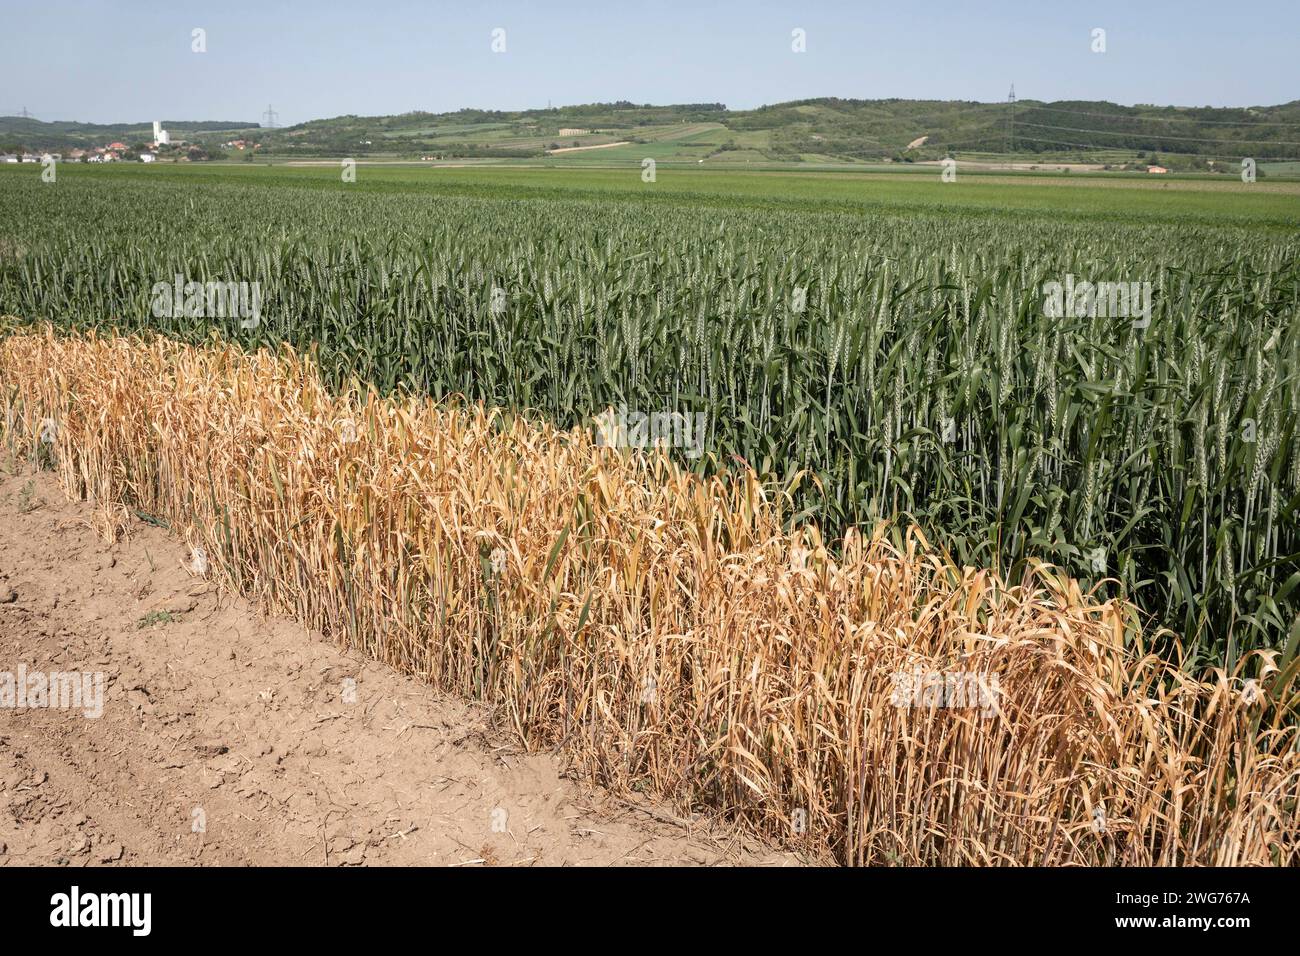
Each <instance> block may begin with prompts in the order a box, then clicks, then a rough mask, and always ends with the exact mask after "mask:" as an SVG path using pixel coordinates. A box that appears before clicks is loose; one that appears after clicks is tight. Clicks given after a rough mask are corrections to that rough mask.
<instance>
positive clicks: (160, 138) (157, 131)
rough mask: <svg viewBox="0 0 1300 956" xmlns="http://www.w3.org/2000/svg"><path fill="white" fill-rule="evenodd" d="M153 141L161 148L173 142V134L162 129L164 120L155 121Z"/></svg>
mask: <svg viewBox="0 0 1300 956" xmlns="http://www.w3.org/2000/svg"><path fill="white" fill-rule="evenodd" d="M153 141H154V142H155V143H157V144H158V145H159V146H166V145H167V144H168V143H170V142H171V141H172V138H171V134H170V133H168V132H167V131H166V130H165V129H163V128H162V120H154V121H153Z"/></svg>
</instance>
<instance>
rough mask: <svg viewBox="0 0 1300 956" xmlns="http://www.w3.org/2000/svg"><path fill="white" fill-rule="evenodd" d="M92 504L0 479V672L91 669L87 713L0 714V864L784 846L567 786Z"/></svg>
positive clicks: (473, 860)
mask: <svg viewBox="0 0 1300 956" xmlns="http://www.w3.org/2000/svg"><path fill="white" fill-rule="evenodd" d="M93 515H94V512H93V509H92V508H91V507H90V506H89V505H87V504H85V503H82V502H76V501H70V500H68V499H67V498H66V497H65V496H64V494H63V492H62V490H61V489H60V487H59V485H58V483H57V481H56V480H55V479H54V478H53V477H52V476H51V475H50V474H49V473H48V472H46V473H39V474H28V473H22V474H17V475H14V474H10V473H7V472H6V473H3V474H0V674H3V673H5V672H8V673H12V674H15V675H16V674H17V672H18V668H19V666H20V665H24V666H25V667H26V669H27V671H28V673H31V672H33V671H41V672H44V673H48V672H53V671H62V672H67V671H81V672H92V673H93V672H100V673H102V674H103V675H104V693H103V713H102V716H100V717H98V718H89V717H87V716H85V714H84V713H83V712H82V711H81V710H72V709H55V708H49V707H27V708H19V707H0V866H3V865H24V864H26V865H64V866H95V865H116V866H120V865H161V864H182V865H185V864H199V865H213V864H224V865H259V866H261V865H304V864H311V865H322V866H324V865H329V866H355V865H361V864H384V865H406V864H425V865H451V866H463V865H472V866H490V865H500V866H531V865H553V866H554V865H575V864H588V865H601V866H604V865H616V864H700V865H715V864H745V865H793V864H797V863H799V862H801V861H800V860H799V859H798V858H797V857H795V856H794V855H793V854H789V853H784V852H779V851H777V850H774V849H772V848H770V847H765V846H763V845H760V844H758V843H756V842H754V841H752V840H751V839H749V838H747V837H744V836H742V835H740V834H738V833H736V832H734V831H732V830H730V829H729V828H725V827H719V826H710V825H709V824H708V823H706V822H705V821H704V820H703V819H700V818H696V819H691V820H684V819H681V818H679V817H675V816H674V815H673V814H672V813H671V811H669V810H667V809H666V808H663V807H660V806H655V805H652V804H648V803H644V804H643V803H635V802H631V801H624V800H622V799H620V798H617V797H615V796H614V795H612V794H608V793H605V792H603V791H599V790H593V789H592V788H588V787H586V786H584V785H581V784H579V783H578V782H576V781H574V780H572V779H569V778H568V777H566V775H565V772H564V765H563V762H562V760H561V759H560V758H559V757H557V756H555V755H551V754H537V753H526V752H523V751H521V749H520V748H519V747H518V746H517V745H516V744H515V743H513V742H512V741H511V740H510V739H509V738H507V737H505V736H504V735H501V734H498V733H496V732H495V731H494V730H493V728H492V726H491V723H490V721H489V720H488V718H487V715H486V713H485V711H484V710H483V709H481V708H479V707H476V706H472V705H469V704H467V703H465V702H463V701H459V700H456V699H451V698H448V697H446V696H444V695H440V694H438V693H437V692H435V691H433V690H431V689H430V688H429V687H427V686H424V685H422V684H420V683H418V682H417V681H415V680H413V679H410V678H407V677H404V676H401V675H399V674H396V673H394V672H393V671H391V670H389V669H388V668H386V667H384V666H382V665H380V664H377V663H374V662H372V661H367V660H364V659H362V658H360V657H359V656H358V655H356V654H354V653H345V652H342V651H340V650H339V649H337V648H336V647H335V646H334V645H332V644H330V643H326V642H324V641H322V640H321V639H320V637H319V636H317V635H313V634H311V633H309V632H307V631H305V630H304V629H303V628H301V627H300V626H298V625H296V624H295V623H293V622H291V621H287V620H284V619H278V618H273V617H268V616H266V615H264V614H262V613H259V609H258V608H256V607H254V606H253V605H251V604H250V603H249V602H247V601H245V600H243V599H241V598H232V597H231V596H230V595H227V594H222V593H220V592H219V591H218V590H217V589H216V588H215V587H214V586H213V585H212V584H211V583H209V582H207V581H205V580H204V579H203V578H201V577H198V576H196V575H195V574H194V573H192V572H191V570H190V569H189V568H187V563H188V560H189V555H188V554H186V553H185V551H184V548H183V545H182V544H181V542H180V541H179V540H178V539H177V538H175V537H173V536H172V535H171V534H170V533H169V532H167V531H166V530H164V529H162V528H160V527H156V526H154V525H151V524H149V523H146V522H144V521H136V520H134V519H133V523H132V525H131V527H130V528H129V532H128V534H127V535H126V536H125V537H124V538H123V539H120V540H118V541H117V542H115V543H113V544H108V543H106V542H105V541H104V540H103V538H101V537H100V536H99V535H98V534H97V533H96V532H95V531H94V530H93V527H92V524H93ZM350 682H355V683H354V684H353V683H350Z"/></svg>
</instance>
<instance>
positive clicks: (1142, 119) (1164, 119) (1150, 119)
mask: <svg viewBox="0 0 1300 956" xmlns="http://www.w3.org/2000/svg"><path fill="white" fill-rule="evenodd" d="M1026 109H1030V110H1044V111H1046V112H1049V113H1070V114H1072V115H1074V116H1100V117H1102V118H1103V119H1118V120H1133V121H1134V122H1137V123H1196V124H1198V125H1201V126H1295V127H1297V128H1300V123H1288V122H1283V121H1281V120H1266V121H1264V122H1257V121H1255V120H1240V121H1238V120H1203V119H1196V118H1195V117H1190V116H1189V117H1174V116H1129V115H1128V114H1126V113H1089V112H1087V111H1086V110H1067V109H1062V108H1061V107H1059V106H1029V107H1026Z"/></svg>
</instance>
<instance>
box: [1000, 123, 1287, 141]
mask: <svg viewBox="0 0 1300 956" xmlns="http://www.w3.org/2000/svg"><path fill="white" fill-rule="evenodd" d="M1024 125H1025V126H1036V127H1038V128H1039V129H1055V130H1061V131H1062V132H1067V133H1093V134H1098V135H1101V136H1128V137H1130V138H1133V137H1138V138H1140V137H1143V136H1149V137H1152V138H1154V139H1177V140H1183V141H1186V142H1192V143H1213V144H1214V145H1216V146H1237V145H1240V144H1241V143H1264V142H1268V143H1274V144H1276V145H1278V146H1300V142H1295V141H1292V140H1285V139H1270V140H1255V139H1239V140H1223V139H1207V138H1205V137H1204V136H1174V135H1173V134H1171V133H1150V132H1147V131H1145V130H1109V129H1082V128H1080V127H1077V126H1048V125H1047V124H1045V123H1025V124H1024Z"/></svg>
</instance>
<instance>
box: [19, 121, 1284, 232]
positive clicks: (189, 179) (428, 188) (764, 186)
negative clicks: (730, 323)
mask: <svg viewBox="0 0 1300 956" xmlns="http://www.w3.org/2000/svg"><path fill="white" fill-rule="evenodd" d="M698 135H707V134H698ZM622 149H624V148H623V147H619V148H616V149H609V150H594V151H592V152H591V153H588V154H586V155H587V156H589V157H591V159H590V161H591V162H592V163H593V165H594V164H596V163H599V162H605V163H609V162H611V160H612V159H614V158H618V157H612V156H611V154H614V153H616V152H619V151H620V150H622ZM627 149H629V150H632V153H631V154H630V155H634V156H636V157H643V156H646V155H649V156H651V157H652V158H653V155H654V154H653V147H652V146H650V145H646V144H638V146H636V147H627ZM570 155H573V154H570ZM33 170H37V171H38V170H39V167H36V166H26V167H23V166H17V167H12V166H11V167H9V168H4V167H0V176H13V177H15V178H18V179H21V178H22V177H24V176H26V177H29V178H30V177H34V176H36V175H37V173H36V172H33ZM939 172H940V171H939V169H938V168H937V167H931V168H930V170H929V171H928V172H926V171H924V170H921V171H918V170H917V169H916V168H912V169H909V170H908V171H907V172H905V173H903V172H899V173H895V172H859V171H856V170H853V169H852V167H847V168H845V169H843V170H834V171H831V170H823V171H818V172H792V171H754V172H749V171H745V170H735V169H726V170H711V169H681V168H673V167H659V168H658V169H657V170H656V181H655V182H654V183H645V182H643V181H642V179H641V167H640V158H637V159H636V162H635V163H634V164H629V165H628V166H627V167H625V168H613V169H611V168H590V169H587V168H583V169H573V168H565V167H557V168H527V167H520V166H489V165H482V164H470V165H468V166H465V167H453V166H434V167H430V166H414V165H385V164H369V165H368V164H365V163H361V164H360V165H359V166H358V171H357V181H356V182H355V183H352V184H348V185H347V187H346V188H348V189H351V190H355V191H357V192H361V193H365V192H368V191H380V192H409V193H412V194H430V195H455V196H477V197H481V198H496V199H561V198H562V199H602V200H604V199H618V200H627V201H634V202H649V203H667V204H669V205H677V204H683V203H689V204H696V203H702V204H705V205H711V206H735V207H754V208H762V207H776V208H788V209H793V210H797V211H799V212H816V211H837V212H847V211H852V210H854V209H857V210H861V211H871V210H877V211H888V212H908V211H918V212H930V213H944V212H961V213H964V214H984V215H995V216H1004V215H1011V216H1025V217H1029V218H1031V219H1032V218H1042V217H1046V218H1066V219H1071V220H1088V219H1097V220H1116V219H1118V220H1123V221H1127V222H1135V223H1136V222H1166V223H1168V222H1190V223H1200V224H1204V225H1215V224H1226V223H1236V224H1242V225H1255V226H1259V227H1265V228H1277V229H1296V228H1300V183H1292V182H1286V183H1270V182H1263V181H1261V182H1256V183H1253V184H1250V185H1247V184H1244V183H1241V182H1239V181H1237V180H1226V181H1225V180H1222V179H1213V178H1205V177H1186V178H1182V177H1173V178H1161V179H1160V180H1158V181H1152V180H1151V179H1150V177H1139V176H1134V177H1115V178H1110V179H1103V178H1091V179H1089V178H1085V177H1083V176H1074V177H1073V178H1072V177H1070V176H1062V175H1046V174H988V173H967V174H963V173H959V174H958V178H957V181H956V182H951V183H945V182H941V181H940V176H939ZM59 176H60V177H61V179H62V180H63V181H65V182H80V181H81V180H82V179H83V178H86V177H89V178H93V179H97V180H109V181H118V180H129V181H145V182H173V183H178V184H184V183H194V184H217V183H223V184H232V185H233V184H257V185H264V186H268V187H272V186H274V187H286V188H305V189H333V188H336V187H337V188H344V186H343V184H342V182H341V177H340V173H339V167H338V165H337V164H335V163H333V162H326V163H325V164H324V165H309V166H289V165H269V166H268V165H264V164H255V163H251V164H239V163H236V164H175V165H163V166H152V167H151V166H143V165H121V166H109V167H91V166H78V165H69V166H63V167H60V169H59Z"/></svg>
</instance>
